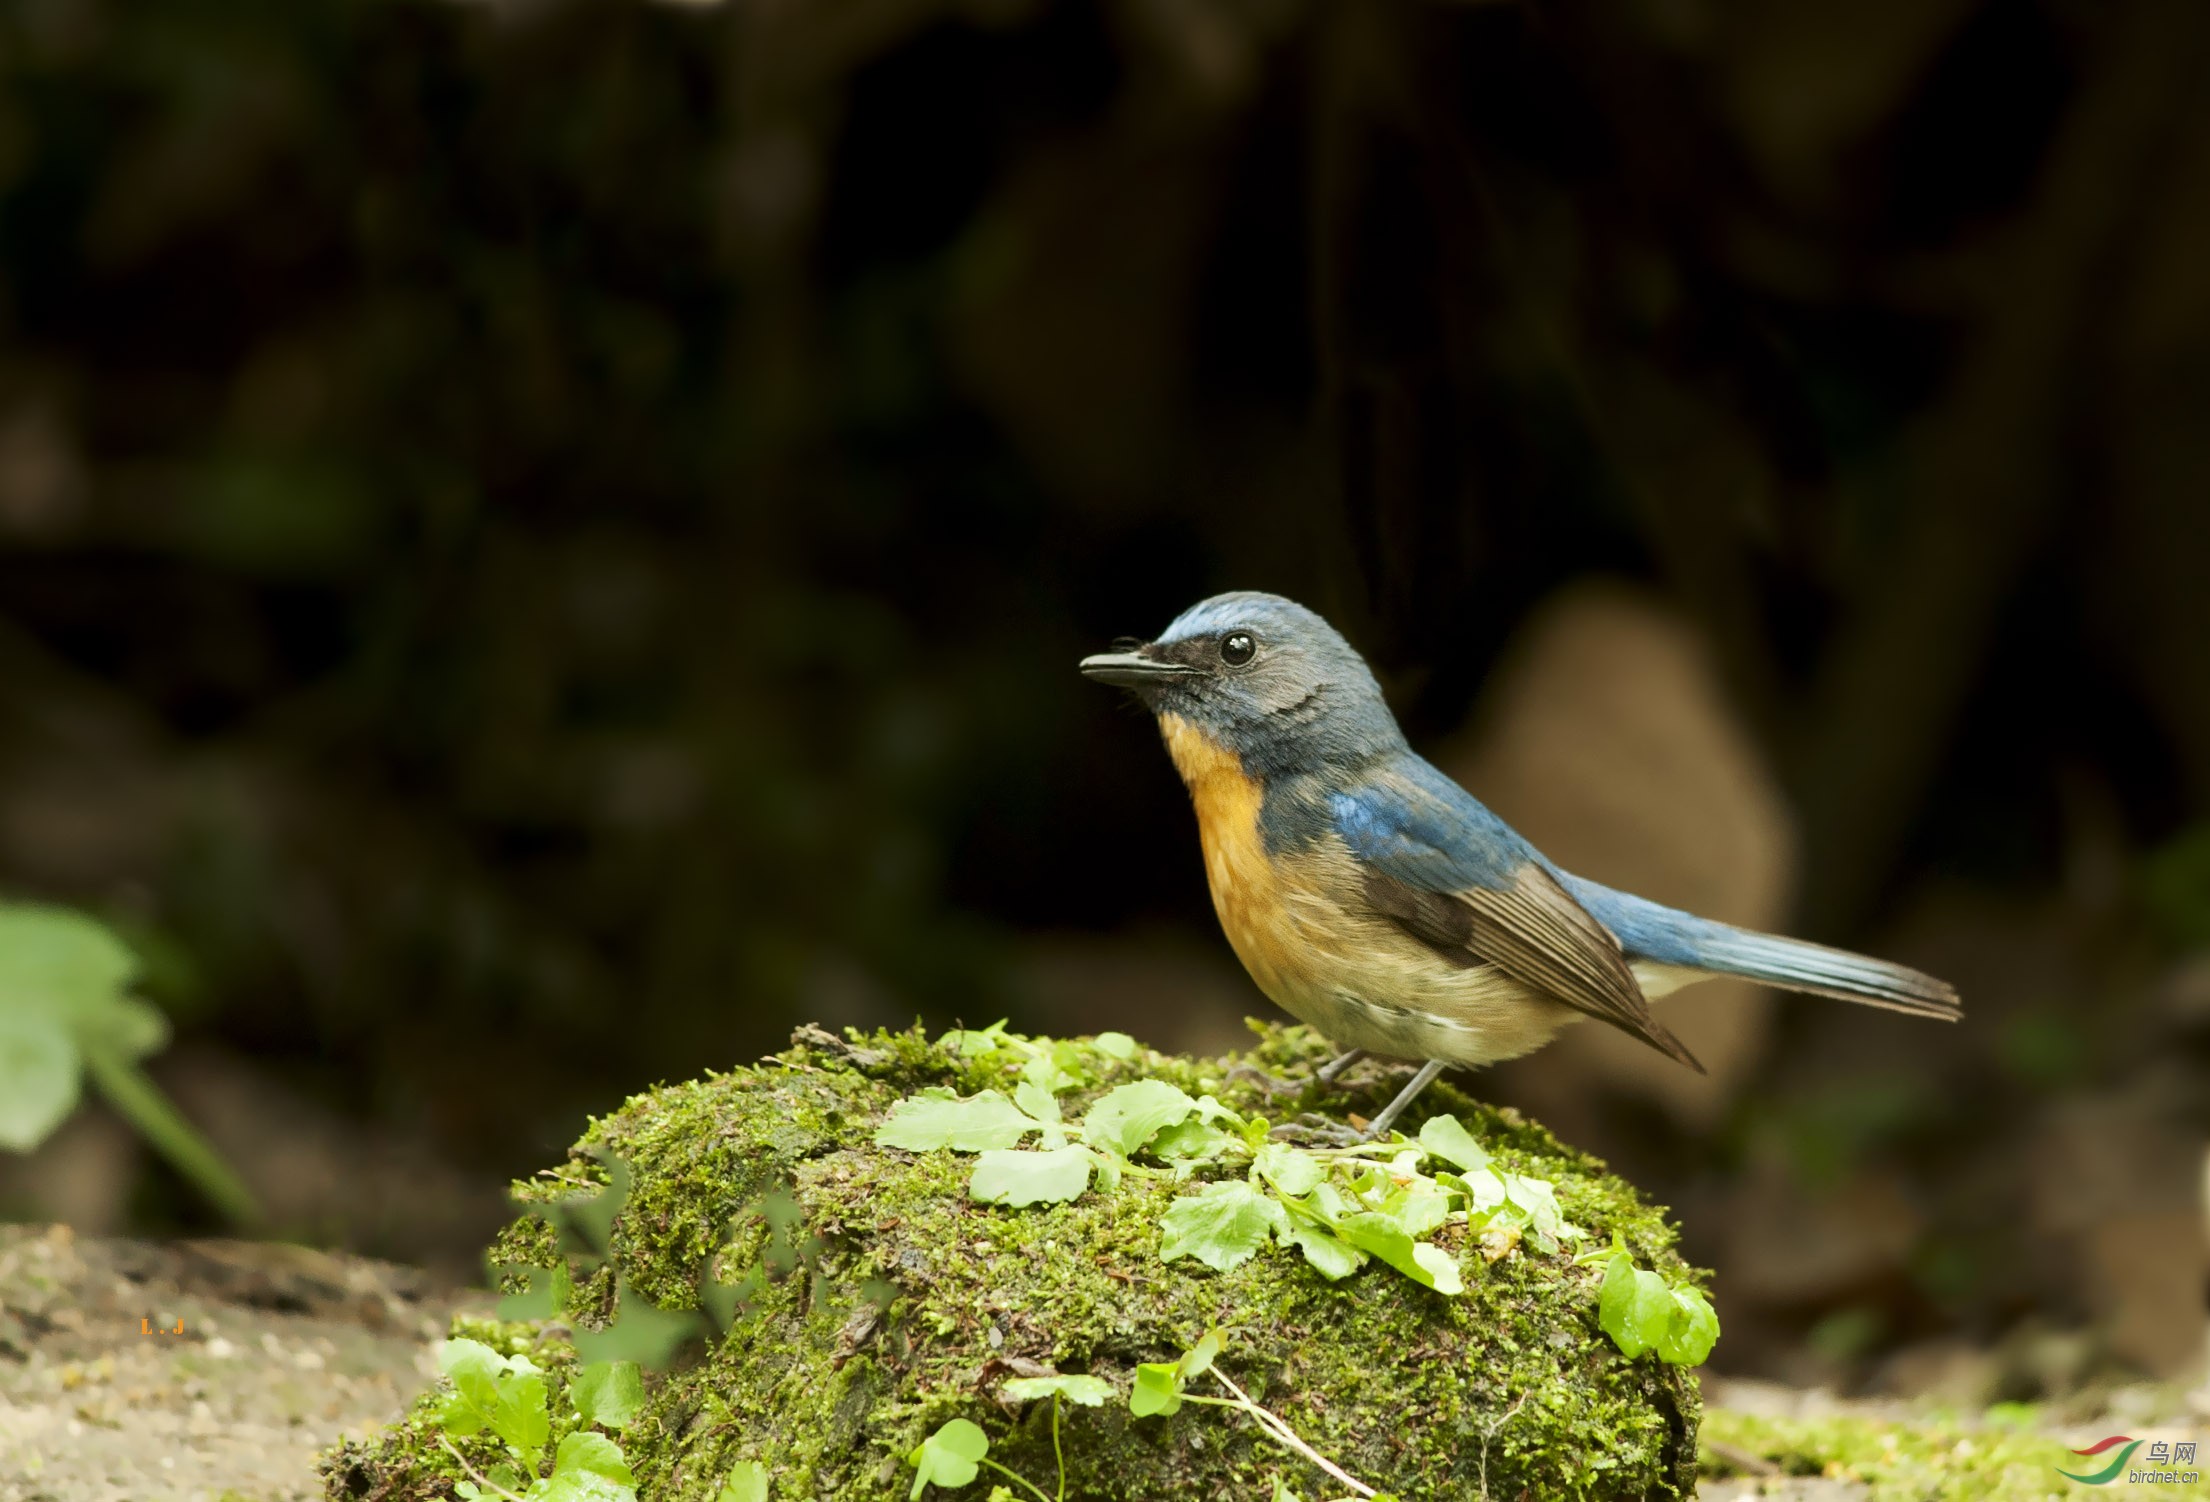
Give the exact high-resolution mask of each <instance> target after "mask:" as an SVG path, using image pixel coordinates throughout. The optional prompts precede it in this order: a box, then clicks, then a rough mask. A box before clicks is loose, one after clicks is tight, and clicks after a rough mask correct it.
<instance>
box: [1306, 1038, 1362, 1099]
mask: <svg viewBox="0 0 2210 1502" xmlns="http://www.w3.org/2000/svg"><path fill="white" fill-rule="evenodd" d="M1364 1057H1366V1050H1365V1049H1363V1048H1353V1049H1350V1050H1348V1051H1346V1052H1344V1053H1339V1054H1337V1055H1336V1056H1335V1057H1334V1058H1332V1059H1330V1060H1328V1061H1327V1062H1326V1063H1325V1064H1322V1065H1321V1066H1320V1067H1319V1068H1318V1069H1316V1070H1314V1071H1313V1072H1312V1077H1313V1078H1314V1079H1315V1080H1318V1081H1319V1082H1320V1084H1321V1086H1322V1087H1323V1088H1325V1089H1329V1090H1333V1089H1334V1088H1335V1087H1336V1086H1337V1085H1338V1084H1339V1083H1341V1081H1342V1078H1343V1072H1344V1071H1345V1070H1347V1069H1349V1068H1350V1067H1351V1065H1353V1064H1355V1063H1357V1062H1358V1061H1359V1060H1360V1059H1363V1058H1364Z"/></svg>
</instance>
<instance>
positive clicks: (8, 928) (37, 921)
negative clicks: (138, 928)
mask: <svg viewBox="0 0 2210 1502" xmlns="http://www.w3.org/2000/svg"><path fill="white" fill-rule="evenodd" d="M137 974H138V959H137V957H136V956H135V955H133V954H132V953H131V952H130V950H129V948H128V947H126V946H125V945H124V943H123V941H122V940H120V939H118V938H116V937H115V935H114V934H112V933H110V932H109V931H108V928H107V925H106V924H104V923H101V922H100V921H99V920H98V919H96V918H91V917H88V916H86V915H85V914H83V913H79V912H73V911H71V910H70V909H68V908H65V907H49V906H45V905H43V904H39V903H0V1012H17V1013H21V1012H25V1011H31V1010H38V1011H44V1012H48V1013H50V1014H52V1015H55V1016H60V1017H76V1016H80V1015H82V1014H84V1013H86V1012H89V1011H91V1010H92V1009H93V1008H94V1007H96V1006H98V1005H99V1004H100V1003H101V1002H104V1001H106V1000H108V999H109V998H110V997H113V996H115V995H117V994H119V993H120V992H121V991H122V990H123V989H124V988H125V987H127V986H128V985H129V984H130V983H131V981H132V980H133V979H134V978H135V977H136V976H137Z"/></svg>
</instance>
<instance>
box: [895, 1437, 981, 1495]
mask: <svg viewBox="0 0 2210 1502" xmlns="http://www.w3.org/2000/svg"><path fill="white" fill-rule="evenodd" d="M989 1453H990V1436H989V1435H987V1434H984V1433H983V1432H982V1430H981V1429H980V1428H979V1427H978V1426H977V1425H975V1424H974V1423H972V1422H970V1421H969V1420H966V1419H953V1420H951V1421H950V1422H948V1423H946V1424H945V1425H944V1427H943V1428H941V1429H939V1430H937V1431H936V1432H935V1433H934V1434H932V1435H930V1436H929V1437H928V1438H927V1439H924V1440H922V1441H921V1444H920V1447H919V1448H918V1449H916V1450H915V1451H914V1452H913V1453H912V1454H911V1455H908V1456H907V1457H906V1464H907V1465H910V1466H912V1467H913V1470H914V1477H913V1490H912V1492H911V1493H910V1494H909V1495H908V1497H907V1502H920V1497H921V1493H922V1491H923V1490H924V1489H925V1488H927V1487H931V1486H940V1487H943V1488H944V1489H945V1490H946V1491H956V1490H957V1489H958V1488H960V1487H962V1486H965V1485H967V1483H969V1482H970V1481H973V1480H974V1479H975V1477H976V1475H977V1474H979V1473H980V1471H981V1469H982V1457H983V1456H985V1455H987V1454H989Z"/></svg>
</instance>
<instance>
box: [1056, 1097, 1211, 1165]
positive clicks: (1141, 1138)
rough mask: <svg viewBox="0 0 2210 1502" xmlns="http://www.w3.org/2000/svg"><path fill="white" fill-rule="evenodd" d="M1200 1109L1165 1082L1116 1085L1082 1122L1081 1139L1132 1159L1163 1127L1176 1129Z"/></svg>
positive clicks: (1099, 1100)
mask: <svg viewBox="0 0 2210 1502" xmlns="http://www.w3.org/2000/svg"><path fill="white" fill-rule="evenodd" d="M1196 1109H1197V1102H1196V1101H1194V1100H1192V1099H1191V1098H1190V1097H1189V1095H1188V1094H1186V1093H1185V1092H1183V1091H1181V1090H1178V1089H1176V1088H1175V1087H1174V1086H1172V1085H1170V1084H1168V1083H1167V1082H1166V1081H1165V1080H1134V1081H1131V1082H1130V1083H1128V1084H1125V1085H1115V1086H1114V1087H1113V1088H1112V1089H1110V1090H1108V1091H1106V1092H1105V1094H1104V1095H1103V1096H1101V1097H1100V1098H1099V1099H1098V1102H1097V1104H1096V1105H1094V1106H1092V1107H1090V1109H1089V1114H1088V1115H1086V1116H1084V1117H1083V1118H1082V1138H1083V1140H1084V1141H1085V1142H1088V1143H1089V1144H1090V1145H1091V1146H1093V1147H1106V1148H1111V1149H1112V1150H1113V1151H1114V1152H1116V1153H1119V1154H1120V1155H1121V1156H1122V1157H1123V1158H1127V1157H1132V1156H1134V1155H1135V1153H1136V1152H1137V1150H1138V1149H1140V1148H1141V1147H1142V1146H1143V1145H1144V1144H1145V1143H1146V1142H1149V1141H1150V1140H1151V1138H1152V1135H1153V1134H1154V1133H1156V1132H1157V1131H1159V1130H1160V1129H1161V1128H1162V1127H1170V1126H1174V1125H1176V1124H1177V1123H1179V1122H1181V1121H1184V1120H1186V1119H1187V1118H1188V1116H1189V1113H1190V1112H1192V1111H1194V1110H1196Z"/></svg>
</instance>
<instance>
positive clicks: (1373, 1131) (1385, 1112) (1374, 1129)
mask: <svg viewBox="0 0 2210 1502" xmlns="http://www.w3.org/2000/svg"><path fill="white" fill-rule="evenodd" d="M1444 1067H1445V1066H1444V1064H1443V1061H1442V1060H1441V1059H1429V1060H1428V1061H1427V1062H1426V1063H1425V1064H1422V1065H1421V1066H1420V1072H1419V1073H1418V1074H1415V1075H1413V1076H1412V1083H1411V1084H1409V1085H1406V1086H1405V1087H1404V1088H1403V1089H1402V1090H1399V1091H1398V1092H1397V1098H1396V1099H1395V1100H1393V1101H1391V1102H1389V1104H1387V1105H1385V1106H1383V1107H1382V1108H1381V1114H1380V1115H1379V1116H1376V1117H1375V1118H1374V1119H1373V1120H1372V1121H1370V1122H1368V1123H1367V1124H1366V1131H1365V1137H1366V1140H1367V1141H1368V1142H1371V1141H1373V1140H1374V1138H1376V1137H1379V1136H1380V1135H1381V1134H1382V1133H1383V1132H1386V1131H1388V1130H1389V1123H1390V1122H1392V1121H1395V1120H1396V1119H1397V1118H1398V1117H1399V1116H1402V1115H1403V1114H1404V1108H1405V1107H1406V1106H1409V1105H1410V1104H1412V1102H1413V1101H1415V1100H1417V1099H1418V1098H1419V1094H1420V1092H1421V1091H1422V1090H1425V1089H1426V1088H1427V1087H1428V1086H1429V1085H1432V1084H1434V1083H1435V1076H1436V1075H1438V1074H1441V1073H1442V1072H1443V1069H1444Z"/></svg>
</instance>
